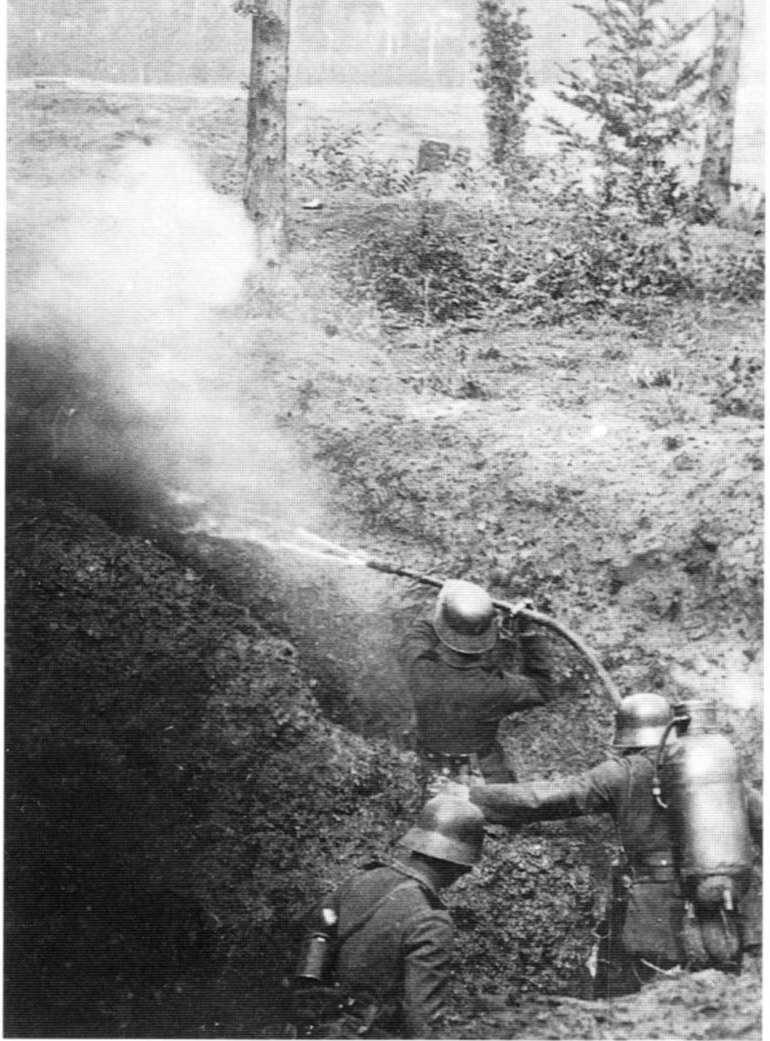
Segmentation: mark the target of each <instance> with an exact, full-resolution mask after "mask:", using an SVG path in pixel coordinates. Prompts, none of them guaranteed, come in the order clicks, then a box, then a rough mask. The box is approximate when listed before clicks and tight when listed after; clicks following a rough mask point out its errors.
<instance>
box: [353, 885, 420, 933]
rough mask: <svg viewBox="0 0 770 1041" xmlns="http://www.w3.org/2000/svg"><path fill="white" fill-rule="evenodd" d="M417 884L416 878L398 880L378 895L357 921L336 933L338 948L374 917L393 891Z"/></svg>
mask: <svg viewBox="0 0 770 1041" xmlns="http://www.w3.org/2000/svg"><path fill="white" fill-rule="evenodd" d="M419 884H420V883H419V882H418V881H417V879H416V878H415V879H413V878H410V879H408V880H407V881H406V882H399V883H398V885H397V886H393V888H392V889H389V890H388V892H387V893H385V895H384V896H382V897H380V899H379V900H378V901H377V902H376V903H375V904H373V905H372V907H370V908H369V910H368V911H367V912H366V914H364V915H363V916H362V917H361V918H359V919H358V921H357V922H354V923H353V924H352V925H351V926H349V927H348V928H347V929H346V930H345V932H344V933H339V934H338V935H337V940H336V946H337V947H338V948H339V947H341V946H342V945H343V943H346V942H347V941H348V940H349V939H350V937H351V936H353V935H354V934H355V933H357V932H358V931H359V929H363V927H364V926H365V925H366V923H367V922H368V921H370V920H371V919H372V918H374V916H375V914H377V912H378V911H379V909H380V908H381V907H382V906H383V905H384V904H386V903H387V902H388V900H390V898H391V897H392V896H393V894H394V893H397V892H398V891H399V890H400V889H406V888H407V886H411V885H417V886H419Z"/></svg>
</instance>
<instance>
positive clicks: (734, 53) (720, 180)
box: [700, 0, 743, 209]
mask: <svg viewBox="0 0 770 1041" xmlns="http://www.w3.org/2000/svg"><path fill="white" fill-rule="evenodd" d="M742 31H743V0H715V3H714V48H713V55H712V59H711V75H710V78H709V100H708V123H707V125H706V142H705V145H704V151H703V162H702V163H701V170H700V189H701V192H702V193H703V195H704V196H705V197H706V198H707V199H708V200H709V202H710V203H711V204H712V206H714V207H716V208H717V209H721V208H723V207H725V206H727V205H728V203H729V202H730V180H731V170H732V163H733V130H734V127H735V105H736V96H737V93H738V65H739V62H740V56H741V33H742Z"/></svg>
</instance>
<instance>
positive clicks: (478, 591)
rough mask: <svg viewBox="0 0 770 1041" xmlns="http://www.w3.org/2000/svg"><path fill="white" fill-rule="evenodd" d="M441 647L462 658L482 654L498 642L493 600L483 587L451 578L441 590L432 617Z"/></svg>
mask: <svg viewBox="0 0 770 1041" xmlns="http://www.w3.org/2000/svg"><path fill="white" fill-rule="evenodd" d="M433 625H434V627H435V629H436V634H437V636H438V638H439V640H441V642H442V643H444V644H446V646H447V647H449V648H450V649H451V650H453V651H459V652H460V653H461V654H481V653H482V652H483V651H488V650H491V648H492V647H494V645H495V643H496V642H497V617H496V615H495V606H494V604H493V603H492V598H491V597H490V595H489V593H487V591H486V590H485V589H482V588H481V586H477V585H474V583H473V582H465V581H463V580H462V579H455V578H450V579H448V580H447V581H446V582H445V583H444V584H443V586H442V587H441V592H440V593H439V595H438V599H437V601H436V611H435V614H434V616H433Z"/></svg>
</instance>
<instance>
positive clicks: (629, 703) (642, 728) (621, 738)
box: [613, 694, 673, 748]
mask: <svg viewBox="0 0 770 1041" xmlns="http://www.w3.org/2000/svg"><path fill="white" fill-rule="evenodd" d="M672 718H673V710H672V708H671V706H670V705H669V703H668V702H667V701H666V699H665V698H664V697H661V695H660V694H631V695H629V696H628V697H627V698H623V700H622V701H621V703H620V707H619V708H618V710H617V712H616V713H615V739H614V741H613V745H614V747H615V748H652V747H653V746H654V745H657V744H658V743H659V741H660V739H661V738H662V737H663V731H664V730H665V729H666V726H667V725H668V724H669V723H670V722H671V720H672Z"/></svg>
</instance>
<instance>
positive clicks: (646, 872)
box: [633, 850, 678, 882]
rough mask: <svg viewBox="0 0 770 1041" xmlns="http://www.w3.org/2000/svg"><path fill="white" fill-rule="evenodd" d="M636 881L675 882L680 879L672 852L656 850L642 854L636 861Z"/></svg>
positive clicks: (634, 872)
mask: <svg viewBox="0 0 770 1041" xmlns="http://www.w3.org/2000/svg"><path fill="white" fill-rule="evenodd" d="M633 867H634V870H633V874H634V880H635V881H636V882H642V881H644V880H645V879H647V880H650V881H652V882H673V881H675V880H676V879H677V878H678V873H677V870H676V864H675V863H674V855H673V853H672V852H671V851H670V850H654V851H651V852H649V853H640V854H639V856H638V857H636V858H635V860H634V865H633Z"/></svg>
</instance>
